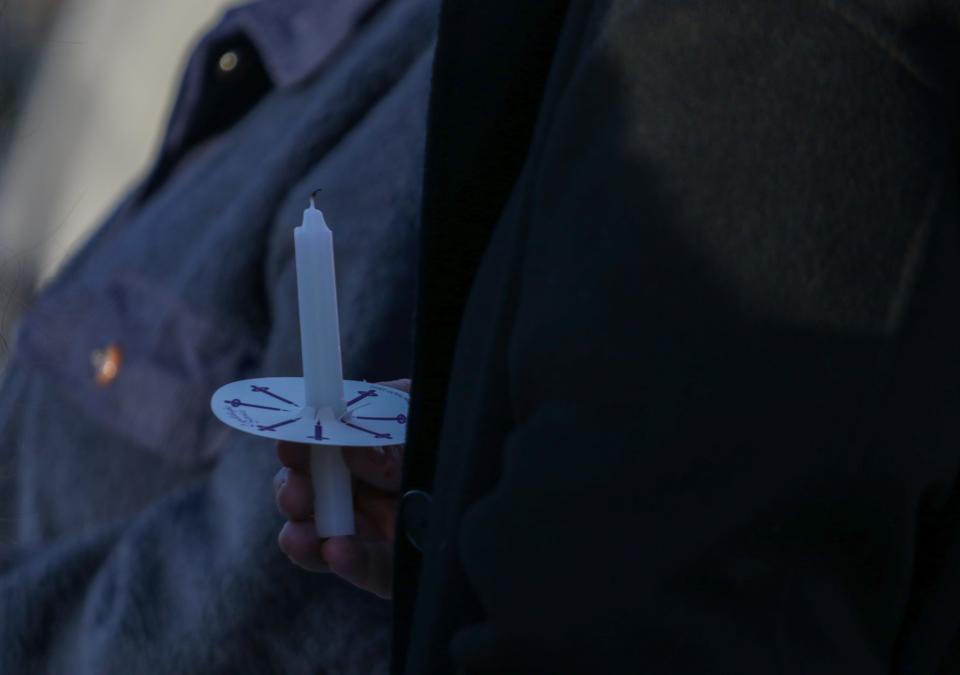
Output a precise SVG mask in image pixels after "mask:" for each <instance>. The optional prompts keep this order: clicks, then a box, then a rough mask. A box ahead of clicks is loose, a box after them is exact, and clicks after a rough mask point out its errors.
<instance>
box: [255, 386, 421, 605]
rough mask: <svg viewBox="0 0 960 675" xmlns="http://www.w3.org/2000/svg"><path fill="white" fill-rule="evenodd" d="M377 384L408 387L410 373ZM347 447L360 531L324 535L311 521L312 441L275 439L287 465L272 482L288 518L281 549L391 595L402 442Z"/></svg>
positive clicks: (314, 567) (307, 565)
mask: <svg viewBox="0 0 960 675" xmlns="http://www.w3.org/2000/svg"><path fill="white" fill-rule="evenodd" d="M378 384H382V385H384V386H387V387H393V388H394V389H400V390H402V391H410V380H409V379H403V380H393V381H391V382H380V383H378ZM343 450H344V452H343V459H344V461H345V463H346V465H347V467H348V468H349V469H350V473H351V474H352V475H353V508H354V518H355V521H356V530H357V532H356V534H355V535H352V536H346V537H330V538H329V539H320V538H319V537H318V536H317V533H316V530H315V529H314V523H313V483H312V481H311V479H310V446H309V445H306V444H304V443H293V442H289V441H280V442H279V443H277V456H278V457H279V458H280V463H281V464H283V467H281V469H280V471H278V472H277V475H276V476H275V477H274V479H273V485H274V491H275V493H276V500H277V508H278V509H280V512H281V513H283V514H284V515H285V516H286V517H287V519H288V520H287V522H286V523H285V524H284V526H283V528H282V529H281V530H280V535H279V537H278V542H279V544H280V549H281V550H282V551H283V552H284V553H286V554H287V556H288V557H289V558H290V560H292V561H293V562H294V563H295V564H296V565H299V566H300V567H302V568H304V569H307V570H310V571H313V572H332V573H333V574H336V575H337V576H339V577H341V578H343V579H345V580H346V581H348V582H350V583H351V584H353V585H354V586H357V587H358V588H362V589H364V590H367V591H369V592H371V593H374V594H375V595H378V596H380V597H382V598H389V597H391V595H392V591H393V540H394V531H395V527H396V509H397V498H398V495H399V493H400V476H401V468H402V466H403V450H404V446H402V445H393V446H387V447H383V448H377V447H366V448H344V449H343Z"/></svg>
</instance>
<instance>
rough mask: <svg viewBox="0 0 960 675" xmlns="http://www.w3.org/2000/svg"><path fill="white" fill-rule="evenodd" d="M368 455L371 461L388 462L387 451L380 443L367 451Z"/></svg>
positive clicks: (376, 462) (377, 462)
mask: <svg viewBox="0 0 960 675" xmlns="http://www.w3.org/2000/svg"><path fill="white" fill-rule="evenodd" d="M367 457H369V458H370V461H371V462H373V463H374V464H386V462H387V453H386V451H385V450H384V449H383V448H381V447H380V446H379V445H374V446H372V447H371V448H370V450H369V451H368V452H367Z"/></svg>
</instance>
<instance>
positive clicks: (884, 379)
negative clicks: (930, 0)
mask: <svg viewBox="0 0 960 675" xmlns="http://www.w3.org/2000/svg"><path fill="white" fill-rule="evenodd" d="M878 4H879V3H878ZM902 4H903V5H904V8H903V13H902V14H899V15H897V16H887V15H883V14H882V13H880V12H876V13H869V12H867V11H863V12H861V13H857V12H854V11H853V10H848V9H847V8H846V5H843V4H841V3H830V2H825V3H814V2H789V3H767V2H747V1H744V2H735V3H707V2H681V3H672V2H671V3H668V2H627V1H623V2H619V1H616V2H613V3H609V6H605V8H604V9H598V10H597V12H596V15H595V20H594V21H593V22H592V23H591V25H590V26H588V27H587V28H586V29H585V30H587V31H588V33H589V37H588V39H586V40H585V41H584V42H583V45H582V46H581V47H580V48H579V51H578V55H577V58H576V65H575V67H572V68H570V69H569V72H570V73H571V74H570V76H569V78H568V80H567V81H566V82H565V83H562V85H561V89H562V92H561V94H560V95H558V96H556V97H555V98H554V100H555V101H556V108H555V109H553V110H550V111H546V112H545V113H543V117H542V120H546V121H547V122H548V123H549V127H548V128H540V129H539V134H540V135H539V136H538V138H539V141H538V142H537V143H535V144H534V146H533V149H532V151H531V155H530V157H529V160H528V161H529V162H530V166H529V167H528V169H529V171H528V176H527V179H526V183H525V184H524V185H520V186H518V188H517V189H520V190H526V191H527V195H526V198H525V204H526V206H525V208H524V210H523V215H522V217H520V218H518V220H517V221H516V222H514V223H503V222H501V224H500V226H501V227H506V226H518V227H523V228H526V230H527V234H526V239H525V248H524V252H523V266H522V268H521V270H520V272H519V282H518V283H519V289H518V295H517V298H518V299H517V305H516V312H515V319H514V324H513V327H512V330H511V333H510V339H509V347H508V354H507V358H508V361H509V366H508V367H509V372H510V378H509V383H508V388H507V391H505V392H504V394H505V395H507V396H509V399H510V406H511V410H512V413H513V416H514V426H513V429H512V431H511V432H510V433H509V434H508V436H507V439H506V441H505V444H504V445H503V447H500V448H491V449H490V452H498V453H501V455H502V460H501V469H500V473H499V476H498V477H497V479H496V482H495V484H494V487H493V489H492V490H491V491H490V492H489V493H487V494H486V495H485V496H483V497H482V498H481V499H479V500H478V501H476V502H474V503H473V504H472V506H471V507H470V508H468V510H467V511H466V513H465V516H464V518H463V521H462V528H461V530H460V538H459V541H458V542H457V545H458V546H459V549H460V559H461V560H462V565H463V567H464V570H465V573H466V576H467V579H468V581H469V584H470V585H471V587H472V590H473V592H474V594H475V596H476V599H477V601H478V610H477V615H478V616H480V617H481V618H479V619H478V620H477V621H476V622H475V623H471V624H469V625H467V626H466V627H464V628H462V629H460V630H459V631H457V633H456V634H455V636H454V638H453V641H452V644H451V645H450V653H451V654H452V656H453V658H454V660H455V662H456V663H457V664H458V665H459V666H460V667H462V668H463V669H464V670H465V671H468V672H478V673H480V672H491V673H492V672H596V673H600V672H645V673H646V672H649V673H673V674H678V673H704V672H743V673H747V672H749V673H754V672H756V673H771V672H798V673H811V672H817V673H853V672H856V673H881V672H884V673H885V672H890V671H891V668H893V666H894V664H901V665H902V664H903V663H905V662H906V660H909V659H910V658H913V656H916V654H914V653H913V652H914V648H915V647H916V644H914V643H915V638H916V637H917V636H916V632H915V628H916V626H918V625H920V624H919V623H917V622H918V621H921V622H922V619H918V617H923V616H926V617H927V618H929V617H930V616H937V617H939V618H938V619H937V620H936V621H935V622H934V624H935V625H936V631H937V632H938V635H939V637H937V638H935V639H934V638H930V641H929V644H927V645H926V646H925V647H924V648H923V649H921V650H920V651H922V652H923V653H924V654H925V656H924V658H927V659H930V660H931V662H930V663H926V665H924V666H923V667H919V668H918V669H914V670H912V671H911V672H936V668H937V664H938V663H940V662H941V661H940V659H942V658H944V652H945V645H946V643H947V642H948V640H946V639H944V636H943V635H942V633H947V634H949V633H950V631H951V629H950V626H953V627H954V628H953V630H954V631H955V629H956V626H957V613H956V610H955V609H954V610H945V612H944V613H942V614H930V612H937V611H939V610H936V609H935V608H933V607H932V606H930V605H928V603H927V601H928V600H929V598H928V597H926V595H925V593H927V592H930V593H931V594H933V595H935V594H936V593H937V592H939V591H943V592H944V593H946V591H945V590H944V589H947V588H949V587H950V586H951V580H952V582H953V585H955V582H956V580H955V579H952V577H950V576H949V575H946V576H945V575H944V574H942V572H943V569H945V567H944V566H948V562H949V561H950V560H955V559H956V553H950V551H951V550H954V549H955V548H956V546H957V544H958V542H957V539H956V534H955V532H956V530H955V529H954V530H953V532H954V534H948V533H947V531H946V529H945V528H943V525H944V524H945V523H949V522H954V521H955V520H956V508H957V507H956V499H955V498H954V499H951V495H952V484H953V481H954V479H955V477H956V471H957V454H956V452H955V449H954V448H955V447H956V441H957V431H956V428H955V427H956V424H955V422H954V420H955V419H956V412H955V410H956V405H957V403H958V392H957V386H956V384H955V383H956V381H958V379H960V378H958V376H960V353H958V349H957V344H958V343H957V340H958V338H960V330H958V320H957V316H958V314H960V313H958V312H957V310H956V302H955V300H952V299H951V298H953V299H955V298H956V291H957V290H958V288H960V286H958V277H957V273H956V271H955V270H956V267H957V262H958V261H957V249H956V245H957V241H956V233H955V232H954V229H955V227H956V223H957V207H956V198H955V193H956V186H957V173H956V167H955V160H956V158H955V156H954V154H953V150H952V149H951V148H952V143H953V142H954V136H953V134H954V128H953V126H952V125H953V122H955V117H952V115H953V114H954V113H951V112H950V111H951V110H954V111H955V108H952V107H951V106H952V104H951V103H950V101H951V100H955V99H951V96H952V94H951V91H952V90H951V87H953V86H955V83H954V84H949V77H950V75H949V72H948V71H947V67H948V66H947V65H946V64H948V63H950V62H951V59H952V58H955V57H956V54H955V53H953V54H952V55H951V54H949V53H948V52H947V51H945V50H944V51H940V52H936V51H935V50H933V51H931V49H932V48H931V45H941V46H943V45H946V44H948V42H949V41H946V40H944V39H943V31H944V30H946V29H945V28H944V26H948V25H953V26H956V23H955V19H956V16H953V18H952V19H951V20H953V21H954V23H953V24H950V22H949V21H947V19H948V18H949V17H944V16H934V15H933V13H934V10H933V9H931V7H932V6H931V5H924V8H925V9H924V10H923V11H921V10H919V9H917V10H913V9H910V8H907V5H910V6H912V3H902ZM898 11H899V10H898ZM924 12H926V13H924ZM908 24H909V27H910V30H907V27H908ZM911 31H912V32H911ZM936 35H940V38H937V39H939V40H940V42H937V39H935V38H934V37H931V36H936ZM952 44H956V34H955V33H954V34H953V42H952ZM918 45H926V46H925V47H924V48H923V50H921V49H919V47H918ZM558 50H559V51H562V50H563V44H561V45H560V47H559V48H558ZM921 52H923V53H922V54H921ZM921 57H922V58H921ZM551 84H552V85H555V84H556V83H555V82H553V83H551ZM951 120H952V121H951ZM951 547H953V548H951ZM951 555H952V556H954V557H950V556H951ZM914 575H916V577H915V576H914ZM944 597H954V596H950V595H945V596H944ZM911 654H913V656H911ZM911 663H914V662H911ZM915 663H919V662H915ZM631 664H632V665H631ZM927 666H930V667H929V668H927Z"/></svg>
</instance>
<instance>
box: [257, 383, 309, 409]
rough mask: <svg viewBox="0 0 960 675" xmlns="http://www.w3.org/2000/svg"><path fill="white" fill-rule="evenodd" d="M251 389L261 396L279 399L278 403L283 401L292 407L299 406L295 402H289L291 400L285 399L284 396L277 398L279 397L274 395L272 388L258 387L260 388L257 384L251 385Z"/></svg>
mask: <svg viewBox="0 0 960 675" xmlns="http://www.w3.org/2000/svg"><path fill="white" fill-rule="evenodd" d="M250 388H251V389H252V390H253V391H256V392H259V393H261V394H266V395H267V396H273V397H274V398H275V399H277V400H278V401H283V402H284V403H289V404H290V405H297V404H296V403H294V402H293V401H291V400H289V399H286V398H284V397H283V396H277V395H276V394H274V393H273V392H272V391H270V387H258V386H257V385H255V384H251V385H250Z"/></svg>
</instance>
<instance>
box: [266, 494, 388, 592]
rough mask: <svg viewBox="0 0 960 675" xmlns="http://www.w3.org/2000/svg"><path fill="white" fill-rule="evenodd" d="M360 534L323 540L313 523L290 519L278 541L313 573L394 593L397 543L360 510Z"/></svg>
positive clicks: (287, 553)
mask: <svg viewBox="0 0 960 675" xmlns="http://www.w3.org/2000/svg"><path fill="white" fill-rule="evenodd" d="M356 520H357V534H356V535H355V536H352V537H331V538H330V539H320V538H318V537H317V533H316V530H314V528H313V523H311V522H300V523H295V522H288V523H286V524H285V525H284V526H283V529H281V530H280V536H279V537H278V538H277V541H278V543H279V545H280V550H282V551H283V552H284V553H285V554H286V555H287V557H289V558H290V560H291V561H292V562H293V563H294V564H295V565H297V566H298V567H302V568H303V569H305V570H308V571H310V572H333V573H334V574H336V575H337V576H339V577H341V578H342V579H344V580H345V581H347V582H349V583H351V584H353V585H354V586H357V587H358V588H362V589H364V590H366V591H369V592H370V593H373V594H375V595H378V596H379V597H381V598H387V599H389V598H390V597H391V596H392V594H393V544H392V543H390V542H389V541H387V540H385V539H383V538H382V537H380V536H379V534H378V533H377V532H376V528H375V527H374V526H373V524H372V523H371V522H370V520H369V519H368V518H366V517H365V516H364V515H363V514H360V513H358V514H357V516H356Z"/></svg>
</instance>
